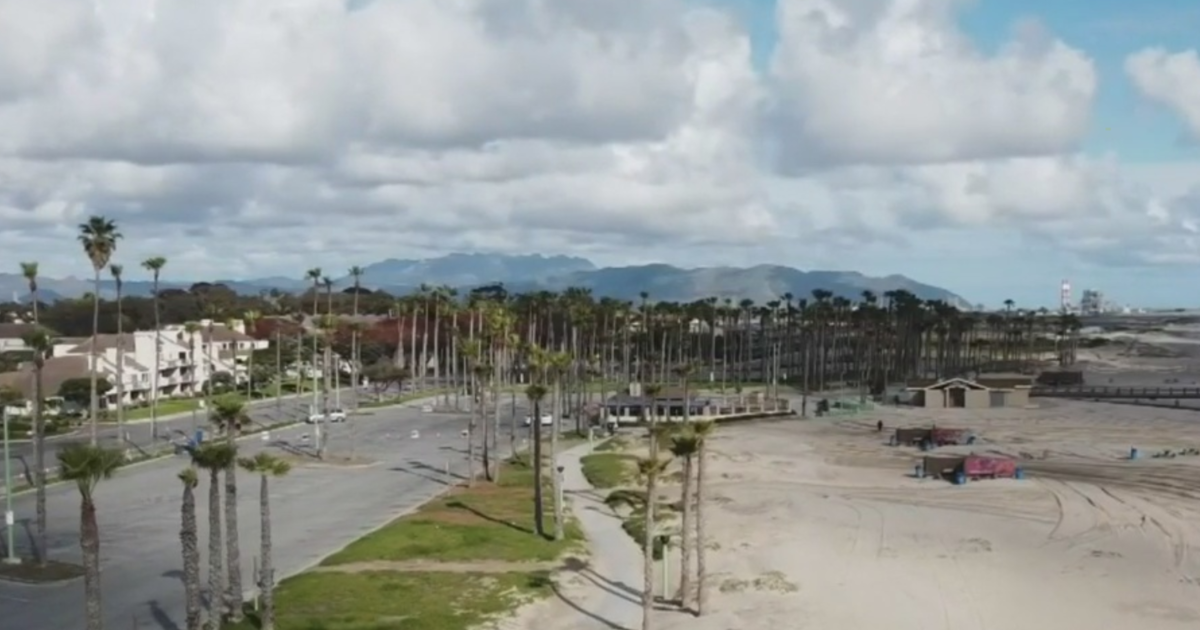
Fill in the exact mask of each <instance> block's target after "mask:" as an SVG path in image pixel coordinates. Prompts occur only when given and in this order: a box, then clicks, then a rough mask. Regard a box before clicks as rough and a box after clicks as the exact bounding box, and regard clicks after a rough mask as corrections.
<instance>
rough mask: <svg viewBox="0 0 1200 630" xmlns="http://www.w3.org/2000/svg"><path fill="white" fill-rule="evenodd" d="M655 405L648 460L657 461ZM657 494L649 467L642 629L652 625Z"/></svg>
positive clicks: (653, 473) (653, 472) (651, 418)
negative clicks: (655, 504) (655, 505)
mask: <svg viewBox="0 0 1200 630" xmlns="http://www.w3.org/2000/svg"><path fill="white" fill-rule="evenodd" d="M657 415H658V410H657V407H656V408H655V410H654V412H653V413H651V414H650V461H651V463H652V464H654V465H657V463H658V438H657V437H656V436H655V418H656V417H657ZM657 494H658V472H657V471H656V470H655V469H653V468H651V469H650V470H649V471H648V473H647V475H646V531H645V533H644V535H643V538H642V552H643V554H644V555H645V560H644V562H643V564H642V630H650V629H651V628H652V627H653V625H654V617H653V615H654V512H655V510H654V503H655V496H657Z"/></svg>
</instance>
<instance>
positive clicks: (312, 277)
mask: <svg viewBox="0 0 1200 630" xmlns="http://www.w3.org/2000/svg"><path fill="white" fill-rule="evenodd" d="M304 277H305V278H306V279H308V280H309V281H311V282H312V294H313V299H312V326H313V327H316V325H317V314H318V313H317V307H318V305H319V304H320V299H321V268H320V267H313V268H312V269H309V270H308V271H306V272H305V273H304ZM314 332H315V331H314ZM310 365H311V366H312V370H313V399H312V407H313V413H316V411H317V407H318V405H319V404H320V401H318V400H317V396H319V395H320V388H319V387H318V386H317V373H316V369H317V336H316V335H315V334H314V335H313V338H312V363H311V364H310ZM297 393H299V392H297Z"/></svg>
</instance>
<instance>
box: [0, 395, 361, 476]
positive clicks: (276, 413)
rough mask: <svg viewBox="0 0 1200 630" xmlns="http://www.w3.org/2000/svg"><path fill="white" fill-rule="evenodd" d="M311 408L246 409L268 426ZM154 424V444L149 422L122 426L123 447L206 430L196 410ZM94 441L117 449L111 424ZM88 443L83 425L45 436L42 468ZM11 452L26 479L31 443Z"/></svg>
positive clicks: (287, 401)
mask: <svg viewBox="0 0 1200 630" xmlns="http://www.w3.org/2000/svg"><path fill="white" fill-rule="evenodd" d="M353 396H354V394H353V392H352V391H351V390H349V389H344V390H342V404H343V405H344V406H347V407H348V406H350V403H351V401H353ZM362 400H363V401H364V402H365V401H367V400H372V397H371V395H370V394H366V393H364V394H363V398H362ZM311 404H312V396H311V394H309V395H304V396H300V397H297V396H285V397H284V398H283V399H282V400H281V401H280V402H279V404H278V405H277V404H276V401H275V399H274V398H271V399H266V400H257V401H254V402H253V403H251V404H250V405H249V409H248V412H249V414H250V418H251V420H252V421H253V422H255V423H258V424H265V425H270V424H276V423H279V422H283V421H286V420H301V419H303V418H305V417H307V416H308V415H309V406H310V405H311ZM157 424H158V439H157V440H155V439H154V434H153V431H152V429H153V428H154V427H153V426H152V425H151V423H150V421H149V420H145V419H138V420H136V421H132V422H127V423H125V426H124V429H125V435H126V440H127V442H126V443H127V444H128V445H129V447H130V448H133V449H142V450H149V449H152V448H153V447H154V446H155V445H156V444H157V445H158V446H162V445H165V444H166V443H167V442H170V441H174V440H178V439H180V438H183V437H185V436H190V435H194V434H195V431H196V429H197V428H206V427H208V426H209V424H208V420H207V416H206V413H205V411H204V410H201V409H198V410H196V412H195V413H194V414H193V413H191V412H189V413H182V414H173V415H170V416H163V417H160V418H159V419H158V423H157ZM96 437H97V442H98V443H99V444H100V445H101V446H106V447H109V448H117V447H119V446H120V443H119V442H118V432H117V426H116V425H115V424H110V423H105V424H102V425H100V426H99V427H98V430H97V432H96ZM90 440H91V429H90V427H88V426H87V425H86V424H85V425H84V426H83V427H81V428H80V429H79V430H78V431H75V432H73V433H71V434H69V435H56V436H49V437H48V438H47V439H46V466H47V467H54V466H57V464H58V462H57V457H56V455H55V453H56V452H57V451H58V449H59V448H60V447H61V446H62V445H64V444H69V443H71V442H89V441H90ZM11 449H12V456H13V458H14V459H13V462H14V464H13V466H14V469H15V470H16V471H17V472H18V473H19V474H20V475H21V476H22V477H24V478H29V477H30V475H31V472H30V471H31V470H32V466H33V443H32V442H31V441H29V440H22V441H20V442H15V443H14V444H13V445H12V447H11ZM0 494H2V492H0Z"/></svg>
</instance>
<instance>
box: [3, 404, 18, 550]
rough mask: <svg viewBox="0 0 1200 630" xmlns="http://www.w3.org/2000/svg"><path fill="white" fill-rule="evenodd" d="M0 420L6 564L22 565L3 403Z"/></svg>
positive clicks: (6, 417)
mask: <svg viewBox="0 0 1200 630" xmlns="http://www.w3.org/2000/svg"><path fill="white" fill-rule="evenodd" d="M0 418H3V419H4V532H5V539H6V540H5V542H6V543H7V549H8V553H7V554H6V555H5V556H4V563H5V564H20V563H21V559H20V558H18V557H17V542H16V541H17V539H16V530H17V519H15V518H13V509H12V495H13V483H12V458H11V457H10V456H9V440H8V413H7V411H6V410H5V407H4V405H3V404H2V403H0Z"/></svg>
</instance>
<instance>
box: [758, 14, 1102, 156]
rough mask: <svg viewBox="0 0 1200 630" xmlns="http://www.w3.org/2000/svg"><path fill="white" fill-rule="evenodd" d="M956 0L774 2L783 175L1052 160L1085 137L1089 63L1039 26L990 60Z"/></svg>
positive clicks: (1091, 83) (774, 74) (1091, 81)
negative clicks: (826, 167)
mask: <svg viewBox="0 0 1200 630" xmlns="http://www.w3.org/2000/svg"><path fill="white" fill-rule="evenodd" d="M961 4H962V2H960V1H958V0H894V1H892V2H887V3H863V2H853V1H848V2H846V1H844V2H835V1H832V0H780V4H779V28H780V42H779V46H778V47H777V49H776V52H775V56H774V58H773V59H772V61H771V79H772V81H773V83H774V85H775V86H776V87H777V92H776V101H775V103H774V104H773V108H774V110H775V111H774V119H775V122H776V124H777V125H778V127H779V128H780V129H781V130H782V132H783V134H784V136H785V138H786V140H787V141H786V142H780V143H778V144H779V152H780V156H781V160H782V162H783V165H784V167H785V168H788V169H790V170H796V169H800V170H803V169H807V168H813V167H819V166H821V165H823V164H827V163H831V162H832V163H841V164H845V163H852V164H853V163H864V162H866V163H877V164H894V163H928V162H949V161H959V160H974V159H986V158H1004V157H1011V156H1035V155H1049V154H1059V153H1063V152H1066V151H1070V150H1072V149H1074V148H1075V147H1076V146H1077V144H1078V143H1079V140H1080V138H1081V137H1082V136H1083V134H1084V132H1085V130H1086V128H1087V124H1088V118H1089V112H1090V109H1091V103H1092V98H1093V96H1094V95H1095V92H1096V73H1095V70H1094V68H1093V65H1092V62H1091V60H1090V59H1089V58H1088V57H1087V56H1086V55H1085V54H1084V53H1083V52H1081V51H1079V50H1075V49H1073V48H1071V47H1069V46H1067V45H1066V44H1064V43H1062V42H1061V41H1059V40H1056V39H1054V38H1053V37H1052V36H1050V35H1049V34H1048V33H1046V32H1045V31H1044V30H1043V29H1041V28H1040V27H1038V26H1037V25H1036V24H1033V23H1028V24H1025V25H1023V27H1022V28H1020V29H1019V30H1018V31H1017V32H1016V34H1015V36H1014V38H1013V39H1012V40H1011V41H1009V42H1007V43H1006V44H1005V45H1004V46H1002V48H1001V50H1000V51H999V52H998V53H997V54H995V55H993V56H988V55H985V54H984V53H982V52H980V51H979V50H978V49H977V48H976V46H975V45H974V43H973V42H971V41H970V40H969V39H968V38H967V37H966V36H965V35H963V34H962V33H961V32H960V31H959V30H958V29H957V28H956V25H955V21H954V18H955V13H954V11H955V9H956V8H957V7H958V6H959V5H961Z"/></svg>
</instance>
